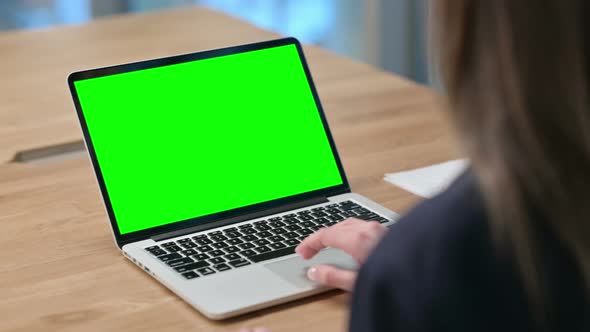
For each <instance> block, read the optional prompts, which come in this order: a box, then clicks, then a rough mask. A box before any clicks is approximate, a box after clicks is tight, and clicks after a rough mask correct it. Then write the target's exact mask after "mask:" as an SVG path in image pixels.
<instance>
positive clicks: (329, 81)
mask: <svg viewBox="0 0 590 332" xmlns="http://www.w3.org/2000/svg"><path fill="white" fill-rule="evenodd" d="M276 37H278V36H277V35H276V34H273V33H271V32H267V31H264V30H261V29H258V28H256V27H254V26H252V25H249V24H247V23H244V22H241V21H239V20H236V19H234V18H230V17H228V16H225V15H222V14H219V13H216V12H213V11H210V10H207V9H203V8H198V7H188V8H181V9H176V10H171V11H164V12H157V13H150V14H143V15H135V16H120V17H111V18H106V19H101V20H98V21H95V22H92V23H89V24H87V25H82V26H76V27H58V28H51V29H48V30H43V31H32V32H10V33H3V34H0V73H2V75H0V91H2V94H1V98H0V224H1V225H2V232H0V331H236V330H238V329H239V328H240V327H242V326H258V325H264V326H267V327H269V328H271V329H272V330H273V331H293V332H294V331H306V332H313V331H344V330H345V327H346V320H347V317H348V312H347V309H348V300H349V298H348V295H347V294H344V293H342V292H338V291H333V292H330V293H327V294H324V295H320V296H315V297H311V298H308V299H304V300H300V301H296V302H292V303H289V304H286V305H281V306H278V307H275V308H271V309H267V310H263V311H260V312H256V313H252V314H249V315H246V316H243V317H238V318H235V319H232V320H229V321H224V322H213V321H210V320H208V319H206V318H204V317H203V316H201V315H200V314H199V313H198V312H197V311H195V310H193V309H192V308H191V307H189V306H188V305H186V304H185V303H184V302H183V301H181V300H180V299H178V298H177V297H176V296H175V295H173V294H172V293H171V292H169V291H168V290H167V289H166V288H164V287H163V286H161V285H160V284H159V283H158V282H156V281H154V280H153V279H152V278H151V277H149V276H148V275H147V274H145V273H143V272H142V271H140V270H139V269H138V268H136V267H135V266H134V265H132V264H131V263H129V262H127V261H126V260H125V259H124V258H123V256H122V255H121V254H120V252H119V251H118V250H117V248H116V247H115V244H114V241H113V238H112V235H111V231H110V227H109V226H108V220H107V216H106V213H105V212H104V208H103V205H102V198H101V196H100V194H99V192H98V187H97V185H96V181H95V178H94V174H93V171H92V169H91V167H90V163H89V161H88V160H87V158H86V157H81V158H80V157H79V158H75V159H73V160H58V161H53V162H48V163H41V164H37V163H35V164H27V163H17V162H10V161H11V160H12V159H13V158H14V155H16V154H17V153H19V152H20V151H23V150H29V149H38V148H41V147H45V146H47V147H50V146H52V145H55V144H65V143H70V142H76V141H79V140H80V139H81V133H80V130H79V128H78V124H77V120H76V117H75V112H74V108H73V106H72V103H71V101H70V97H69V92H68V91H67V86H66V77H67V75H68V73H69V72H71V71H74V70H79V69H87V68H91V67H97V66H105V65H111V64H117V63H123V62H128V61H137V60H143V59H147V58H154V57H160V56H169V55H174V54H179V53H188V52H195V51H199V50H205V49H210V48H215V47H222V46H230V45H234V44H239V43H245V42H253V41H260V40H265V39H272V38H276ZM305 51H306V55H307V58H308V61H309V63H310V68H311V72H312V75H313V76H314V79H315V81H316V85H317V88H318V91H319V95H320V98H321V100H322V104H323V106H324V108H325V112H326V116H327V118H328V121H329V123H330V127H331V129H332V132H333V135H334V138H335V141H336V145H337V146H338V149H339V152H340V155H341V157H342V160H343V163H344V167H345V170H346V172H347V175H348V177H349V180H350V182H351V185H352V188H353V190H354V191H356V192H358V193H361V194H363V195H366V196H367V197H369V198H371V199H373V200H375V201H377V202H379V203H381V204H383V205H385V206H387V207H389V208H391V209H393V210H396V211H400V212H403V211H405V210H406V209H408V208H409V207H410V206H412V204H414V203H415V202H417V201H418V198H417V197H415V196H412V195H411V194H409V193H407V192H405V191H403V190H401V189H398V188H396V187H394V186H392V185H389V184H387V183H385V182H384V181H383V175H384V174H385V173H387V172H393V171H398V170H403V169H409V168H414V167H420V166H425V165H428V164H432V163H435V162H441V161H445V160H448V159H450V158H455V157H457V155H458V154H457V152H456V150H455V148H454V146H455V145H454V144H453V139H452V137H451V131H450V129H449V126H448V125H447V121H446V120H445V116H444V113H442V112H441V103H440V100H439V97H437V95H436V94H434V93H433V92H432V91H431V90H429V89H427V88H424V87H421V86H418V85H416V84H413V83H411V82H408V81H406V80H404V79H401V78H399V77H396V76H394V75H391V74H389V73H385V72H383V71H380V70H378V69H375V68H373V67H371V66H368V65H365V64H360V63H357V62H355V61H352V60H350V59H346V58H343V57H340V56H337V55H335V54H332V53H330V52H328V51H325V50H322V49H320V48H317V47H313V46H306V47H305Z"/></svg>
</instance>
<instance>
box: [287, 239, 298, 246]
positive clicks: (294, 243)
mask: <svg viewBox="0 0 590 332" xmlns="http://www.w3.org/2000/svg"><path fill="white" fill-rule="evenodd" d="M299 242H301V241H299V240H298V239H288V240H286V241H285V244H286V245H288V246H297V245H298V244H299Z"/></svg>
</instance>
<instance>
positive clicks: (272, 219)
mask: <svg viewBox="0 0 590 332" xmlns="http://www.w3.org/2000/svg"><path fill="white" fill-rule="evenodd" d="M281 219H283V218H281V217H272V218H268V220H269V221H279V220H281Z"/></svg>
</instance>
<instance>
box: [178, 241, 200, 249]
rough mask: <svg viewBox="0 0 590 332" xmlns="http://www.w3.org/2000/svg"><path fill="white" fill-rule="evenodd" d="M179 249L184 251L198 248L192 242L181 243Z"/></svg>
mask: <svg viewBox="0 0 590 332" xmlns="http://www.w3.org/2000/svg"><path fill="white" fill-rule="evenodd" d="M180 246H181V247H183V248H185V249H191V248H196V247H198V245H197V244H196V243H194V242H192V241H191V242H185V243H181V244H180Z"/></svg>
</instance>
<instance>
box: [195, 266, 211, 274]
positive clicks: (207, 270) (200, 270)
mask: <svg viewBox="0 0 590 332" xmlns="http://www.w3.org/2000/svg"><path fill="white" fill-rule="evenodd" d="M197 272H199V273H200V274H201V275H204V276H206V275H210V274H213V273H215V270H213V269H212V268H210V267H205V268H202V269H199V270H197Z"/></svg>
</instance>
